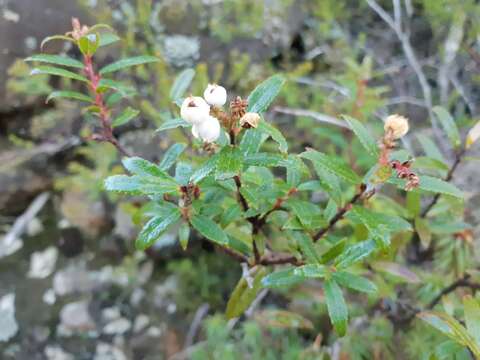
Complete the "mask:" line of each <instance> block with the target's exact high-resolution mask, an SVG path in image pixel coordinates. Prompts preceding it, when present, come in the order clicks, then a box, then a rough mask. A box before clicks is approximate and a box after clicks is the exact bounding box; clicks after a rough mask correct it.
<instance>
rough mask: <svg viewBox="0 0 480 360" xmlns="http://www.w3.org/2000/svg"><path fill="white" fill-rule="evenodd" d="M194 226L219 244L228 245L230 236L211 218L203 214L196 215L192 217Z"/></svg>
mask: <svg viewBox="0 0 480 360" xmlns="http://www.w3.org/2000/svg"><path fill="white" fill-rule="evenodd" d="M190 223H191V224H192V226H193V227H194V228H195V229H196V230H197V231H198V232H199V233H200V234H201V235H202V236H204V237H206V238H207V239H209V240H211V241H213V242H215V243H217V244H219V245H227V244H228V237H227V235H226V234H225V232H224V231H223V230H222V229H221V228H220V226H218V225H217V224H216V223H215V222H213V221H212V220H211V219H209V218H207V217H206V216H203V215H194V216H193V217H192V218H191V219H190Z"/></svg>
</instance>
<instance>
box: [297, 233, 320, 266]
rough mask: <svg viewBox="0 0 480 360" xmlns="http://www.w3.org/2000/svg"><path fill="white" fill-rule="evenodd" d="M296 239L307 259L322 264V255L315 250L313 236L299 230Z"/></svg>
mask: <svg viewBox="0 0 480 360" xmlns="http://www.w3.org/2000/svg"><path fill="white" fill-rule="evenodd" d="M296 239H297V243H298V247H299V248H300V251H301V252H302V254H303V255H304V256H305V257H306V258H307V260H308V261H309V262H311V263H314V264H315V263H317V264H320V257H319V256H318V254H317V251H316V250H315V247H314V245H313V241H312V238H311V237H310V236H308V235H307V234H305V233H303V232H299V233H298V235H297V236H296Z"/></svg>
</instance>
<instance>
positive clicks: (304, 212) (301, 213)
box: [288, 200, 321, 228]
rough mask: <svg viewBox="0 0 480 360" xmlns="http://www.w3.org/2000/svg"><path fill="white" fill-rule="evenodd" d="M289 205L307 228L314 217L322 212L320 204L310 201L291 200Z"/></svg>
mask: <svg viewBox="0 0 480 360" xmlns="http://www.w3.org/2000/svg"><path fill="white" fill-rule="evenodd" d="M288 206H289V207H290V208H291V209H292V211H293V213H294V214H295V216H296V217H297V218H298V220H300V222H301V223H302V225H304V226H305V227H306V228H310V227H311V225H312V222H313V220H314V217H315V216H318V215H320V214H321V212H320V209H319V208H318V206H317V205H315V204H313V203H311V202H309V201H304V200H289V201H288Z"/></svg>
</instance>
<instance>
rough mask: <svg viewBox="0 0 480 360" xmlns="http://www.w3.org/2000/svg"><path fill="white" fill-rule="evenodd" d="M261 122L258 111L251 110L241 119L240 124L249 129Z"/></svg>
mask: <svg viewBox="0 0 480 360" xmlns="http://www.w3.org/2000/svg"><path fill="white" fill-rule="evenodd" d="M259 122H260V115H258V114H257V113H253V112H249V113H246V114H245V115H243V116H242V118H241V119H240V126H241V127H243V128H245V129H249V128H256V127H257V126H258V123H259Z"/></svg>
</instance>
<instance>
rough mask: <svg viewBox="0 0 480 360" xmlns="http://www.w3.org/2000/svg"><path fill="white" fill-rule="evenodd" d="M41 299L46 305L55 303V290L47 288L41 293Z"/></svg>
mask: <svg viewBox="0 0 480 360" xmlns="http://www.w3.org/2000/svg"><path fill="white" fill-rule="evenodd" d="M42 300H43V302H44V303H45V304H48V305H53V304H55V301H57V296H56V295H55V290H53V289H48V290H47V291H45V293H44V294H43V297H42Z"/></svg>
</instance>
